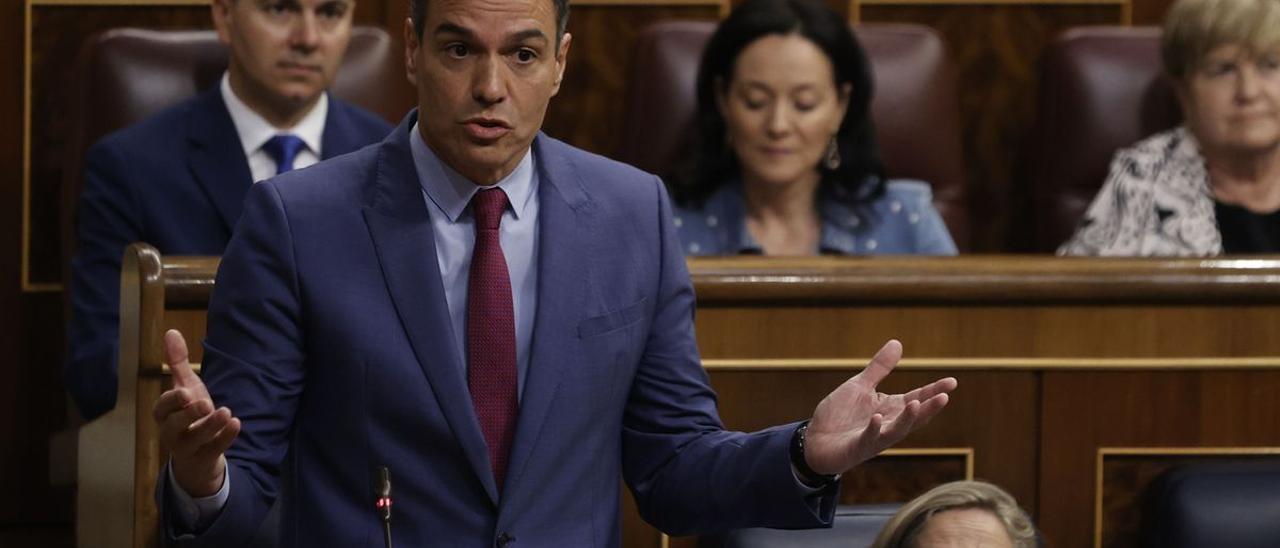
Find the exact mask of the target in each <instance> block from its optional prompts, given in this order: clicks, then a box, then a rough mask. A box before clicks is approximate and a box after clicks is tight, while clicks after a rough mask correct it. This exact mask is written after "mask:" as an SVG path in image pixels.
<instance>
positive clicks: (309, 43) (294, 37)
mask: <svg viewBox="0 0 1280 548" xmlns="http://www.w3.org/2000/svg"><path fill="white" fill-rule="evenodd" d="M291 30H292V33H291V34H290V35H289V45H290V46H292V47H293V48H295V49H301V50H305V51H311V50H314V49H316V48H317V47H319V45H320V22H319V21H318V20H317V17H316V14H315V12H312V11H307V10H303V12H302V13H301V14H300V15H298V17H296V18H294V21H293V28H292V29H291Z"/></svg>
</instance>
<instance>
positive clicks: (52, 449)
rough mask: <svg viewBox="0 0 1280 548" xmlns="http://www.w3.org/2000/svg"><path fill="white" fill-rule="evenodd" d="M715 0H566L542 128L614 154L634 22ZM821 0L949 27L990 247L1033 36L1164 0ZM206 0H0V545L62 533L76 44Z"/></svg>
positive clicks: (179, 23)
mask: <svg viewBox="0 0 1280 548" xmlns="http://www.w3.org/2000/svg"><path fill="white" fill-rule="evenodd" d="M722 1H728V0H593V1H583V2H574V4H573V15H572V17H571V22H570V31H571V32H572V33H573V34H574V48H573V52H572V53H571V54H570V65H569V68H568V74H567V76H566V79H565V82H564V87H563V89H562V91H561V94H560V95H559V97H557V98H556V99H555V101H554V102H553V103H552V106H551V111H550V113H549V114H548V117H547V122H546V130H547V132H548V133H550V134H551V135H554V136H556V137H559V138H562V139H565V140H567V141H569V142H570V143H573V144H575V145H578V146H580V147H583V148H586V149H588V150H592V151H595V152H600V153H604V154H610V153H612V152H613V150H614V149H615V148H616V147H617V146H618V143H619V135H618V132H617V131H618V128H619V127H621V115H622V101H623V100H624V96H625V93H624V87H625V86H626V84H627V78H628V75H629V60H630V57H631V46H632V44H633V42H634V39H635V36H636V35H637V33H638V32H639V30H640V29H641V28H643V26H644V25H645V24H647V23H649V22H652V21H658V20H664V19H672V18H701V19H714V18H716V17H718V16H720V14H722V13H723V12H724V11H725V9H726V8H727V6H725V5H723V4H722ZM828 1H829V2H831V5H832V7H834V8H836V9H838V10H840V12H841V13H843V14H845V15H846V16H848V17H849V18H850V20H853V21H863V22H912V23H921V24H925V25H929V26H932V27H933V28H935V29H937V30H938V31H939V33H941V34H942V35H943V37H944V38H945V39H946V40H947V42H948V44H949V45H950V47H951V55H952V58H953V60H954V61H955V62H956V63H957V66H958V69H959V70H958V73H959V82H960V105H961V108H962V118H963V121H964V131H965V134H964V140H965V147H966V165H967V169H968V183H969V185H970V188H971V189H972V191H971V194H970V199H971V205H970V208H971V211H973V213H974V223H973V225H972V226H973V231H974V238H973V242H971V243H972V248H973V249H975V250H977V251H979V252H999V251H1016V250H1020V249H1025V248H1026V246H1027V245H1028V240H1027V238H1028V237H1029V232H1030V231H1029V230H1027V229H1026V228H1025V227H1023V226H1021V225H1020V224H1019V223H1020V221H1019V220H1018V218H1017V217H1016V216H1014V215H1012V214H1011V212H1012V211H1016V210H1017V208H1019V207H1025V204H1027V203H1029V200H1027V193H1026V189H1025V188H1022V187H1021V186H1020V185H1019V179H1018V176H1017V173H1018V168H1019V161H1020V159H1019V153H1020V145H1021V143H1022V141H1023V139H1024V137H1025V135H1026V134H1027V132H1028V130H1029V128H1030V126H1031V122H1032V119H1033V117H1034V109H1035V97H1036V78H1037V75H1038V59H1039V58H1040V55H1041V52H1042V51H1043V48H1044V46H1045V45H1046V44H1047V43H1048V41H1049V40H1050V39H1051V38H1052V37H1053V36H1054V35H1056V34H1057V33H1058V32H1059V31H1061V30H1062V29H1065V28H1067V27H1070V26H1075V25H1086V24H1157V23H1158V22H1159V20H1160V18H1161V17H1162V15H1163V13H1164V11H1165V10H1166V9H1167V7H1168V5H1169V4H1170V3H1171V1H1172V0H1061V1H1043V0H987V1H985V2H977V1H970V0H870V1H867V0H863V1H859V0H851V1H850V2H848V3H845V2H843V1H838V0H828ZM207 3H208V2H207V0H26V1H24V2H18V1H8V2H0V166H3V167H2V168H0V448H2V449H0V546H28V545H31V546H37V545H38V546H70V545H71V544H72V539H71V537H72V534H71V530H72V529H71V523H72V520H73V519H74V516H73V510H72V508H73V505H72V496H73V490H72V486H71V484H70V478H71V477H73V469H71V468H69V465H70V463H73V462H74V456H73V455H71V454H70V453H68V452H67V451H66V450H65V449H64V447H65V444H63V442H65V441H66V440H67V439H69V438H68V437H67V434H68V433H70V432H72V429H73V428H74V427H75V424H74V419H72V418H69V417H70V416H71V415H70V413H69V412H68V404H67V398H66V393H65V391H64V390H63V388H62V384H61V363H62V356H63V350H62V346H63V335H64V329H63V324H64V314H63V310H62V294H61V289H60V282H61V272H62V269H63V265H62V264H61V259H60V255H59V242H60V238H61V234H60V231H59V221H58V219H59V209H58V208H59V204H60V188H59V183H60V181H61V175H60V173H61V169H62V166H61V159H62V158H63V156H64V150H63V146H64V145H63V143H64V138H65V135H66V127H67V123H68V120H66V119H65V112H66V110H65V108H63V106H62V105H63V104H64V101H65V100H66V98H65V94H66V91H67V90H69V89H70V88H71V87H72V86H74V85H75V83H74V80H73V78H72V76H73V70H72V68H73V66H74V63H73V60H74V58H75V54H76V52H77V51H78V50H79V48H80V44H81V42H82V41H83V39H84V38H85V37H87V36H88V35H90V34H92V33H93V32H95V31H98V30H101V29H105V28H110V27H115V26H136V27H153V28H175V29H176V28H203V27H208V26H209V24H210V23H209V14H208V8H207ZM407 4H408V2H407V0H359V1H358V7H357V11H356V20H357V21H358V22H359V23H361V24H369V25H381V26H384V27H385V28H387V29H388V30H389V31H390V32H391V33H392V35H393V36H398V35H399V29H400V28H401V24H402V23H401V22H402V21H403V19H404V17H405V14H406V10H407ZM28 38H30V43H31V49H30V52H31V55H30V58H29V59H28V58H27V55H26V52H27V49H26V42H25V41H26V40H27V39H28ZM27 71H30V78H29V80H28V78H27V75H28V73H27ZM28 81H29V83H30V84H29V88H28ZM388 85H400V86H403V87H404V90H405V94H404V104H403V105H399V106H398V108H390V109H389V110H388V111H389V112H403V111H405V110H407V109H408V108H409V107H410V106H411V102H412V95H411V91H410V89H409V86H408V84H407V83H399V82H396V83H389V84H388ZM28 89H29V91H30V93H29V94H28V93H27V91H28ZM27 97H29V98H30V106H29V107H28V106H27V105H26V104H25V100H26V98H27ZM27 115H29V116H30V131H29V132H28V131H27V130H26V129H25V127H24V116H27ZM28 162H29V163H28ZM28 166H29V177H28V176H26V174H27V173H28ZM24 204H26V205H27V206H29V207H24Z"/></svg>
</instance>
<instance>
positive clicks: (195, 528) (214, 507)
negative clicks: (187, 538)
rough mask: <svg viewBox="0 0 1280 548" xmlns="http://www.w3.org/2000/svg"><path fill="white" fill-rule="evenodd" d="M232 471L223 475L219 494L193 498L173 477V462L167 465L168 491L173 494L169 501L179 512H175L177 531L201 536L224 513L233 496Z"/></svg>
mask: <svg viewBox="0 0 1280 548" xmlns="http://www.w3.org/2000/svg"><path fill="white" fill-rule="evenodd" d="M230 472H231V470H230V469H228V470H227V472H226V473H224V474H222V487H221V488H219V489H218V492H217V493H214V494H212V495H209V496H207V497H199V498H193V497H192V496H191V495H189V494H187V492H186V491H184V490H183V489H182V487H181V486H179V485H178V480H176V479H174V477H173V463H172V461H170V462H167V463H165V478H166V480H167V481H168V482H169V486H168V487H169V489H168V491H169V492H170V493H172V495H171V496H170V497H169V501H170V502H171V503H172V505H171V507H172V508H174V509H175V510H177V512H174V518H175V519H174V525H175V529H177V530H179V531H181V532H184V533H194V534H199V533H201V532H203V531H204V530H205V529H207V528H208V527H209V524H211V523H213V520H215V519H217V518H218V514H221V513H222V507H224V506H226V505H227V499H228V498H229V497H230V496H231V473H230Z"/></svg>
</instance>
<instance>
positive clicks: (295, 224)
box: [158, 114, 835, 547]
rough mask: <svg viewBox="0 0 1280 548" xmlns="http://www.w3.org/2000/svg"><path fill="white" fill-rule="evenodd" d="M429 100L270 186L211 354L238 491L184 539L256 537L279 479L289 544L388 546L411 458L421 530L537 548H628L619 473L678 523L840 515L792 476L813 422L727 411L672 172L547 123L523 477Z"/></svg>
mask: <svg viewBox="0 0 1280 548" xmlns="http://www.w3.org/2000/svg"><path fill="white" fill-rule="evenodd" d="M413 116H415V114H410V117H409V118H408V119H406V120H405V123H403V124H401V125H400V126H399V127H398V128H397V129H396V131H395V132H394V133H393V134H392V135H391V136H389V137H388V138H387V140H386V141H384V142H383V143H382V144H381V145H379V146H376V147H370V148H366V149H363V150H361V151H359V152H356V153H354V154H350V155H347V156H342V157H340V158H336V159H333V160H330V161H328V162H323V163H320V164H318V165H316V166H314V167H311V168H308V169H304V170H300V171H296V172H292V173H287V174H285V175H282V176H280V177H276V178H274V179H271V180H269V181H267V182H264V183H261V184H259V185H257V186H255V187H254V188H253V189H252V190H251V191H250V193H249V198H248V200H247V201H246V205H245V212H244V216H243V217H242V218H241V220H240V224H239V225H238V226H237V227H236V233H235V236H234V237H233V238H232V241H231V243H230V245H229V246H228V248H227V253H226V255H225V256H224V258H223V261H222V265H221V267H220V269H219V271H218V278H217V286H216V288H215V290H214V294H213V300H212V303H211V304H210V310H209V332H208V339H207V340H206V341H205V359H204V368H205V369H204V371H203V373H202V375H203V377H204V379H205V382H206V383H208V386H209V390H210V393H211V394H212V396H213V398H214V401H215V402H216V403H217V404H218V405H225V406H228V407H230V408H231V410H232V412H233V413H235V414H236V415H237V416H238V417H240V418H241V420H242V421H243V429H242V431H241V433H240V436H239V438H237V440H236V442H235V444H234V445H233V446H232V448H231V449H230V451H229V452H228V454H227V458H228V462H229V468H228V470H229V472H228V473H229V474H230V481H231V495H230V499H229V500H228V502H227V505H226V506H225V507H224V508H223V510H222V512H221V513H220V514H219V516H218V518H217V519H216V521H214V522H213V523H212V525H210V526H209V528H208V529H206V530H205V531H204V532H203V534H201V535H200V536H199V537H194V538H193V537H185V538H182V539H173V538H170V540H179V541H180V542H182V543H184V545H190V546H235V545H238V544H239V543H242V542H244V541H245V539H247V538H248V537H249V536H250V535H252V534H253V533H254V531H255V530H256V528H257V525H258V523H259V522H260V521H261V520H262V516H263V514H264V513H265V512H266V511H267V508H268V507H269V506H270V505H271V504H272V502H273V500H274V499H275V498H276V497H277V494H279V496H280V497H281V503H282V507H281V508H282V518H281V541H282V545H284V546H344V547H349V546H369V547H378V546H382V537H381V532H380V531H381V525H380V522H379V521H378V519H377V516H376V515H375V512H374V498H375V485H376V482H375V478H376V475H375V470H376V468H377V467H378V466H386V467H388V468H389V469H390V471H391V476H392V482H393V484H394V499H395V505H394V517H393V533H394V535H395V544H396V545H397V546H467V547H474V546H484V545H492V544H493V543H494V542H495V539H497V538H498V537H499V536H500V535H501V534H502V533H506V534H507V535H509V536H511V537H514V538H515V539H516V542H517V545H519V546H527V547H531V546H575V547H582V546H586V547H590V546H615V545H617V544H618V543H619V539H620V529H619V481H618V478H619V477H623V478H625V480H626V482H627V484H628V485H629V486H630V487H631V489H632V491H633V492H634V494H635V497H636V500H637V503H638V506H639V508H640V510H641V512H642V514H643V515H644V517H645V519H647V520H648V521H649V522H650V523H652V524H654V525H656V526H658V527H659V528H661V529H663V530H665V531H668V532H671V533H677V534H688V533H695V532H700V531H710V530H719V529H726V528H734V527H741V526H748V525H758V526H778V527H815V526H821V525H823V524H826V523H829V520H830V517H831V512H832V510H833V508H834V503H835V500H834V498H835V497H834V493H824V494H822V495H821V496H813V495H810V496H805V495H804V494H803V493H802V490H801V489H800V488H799V486H798V485H797V483H796V480H795V478H794V476H793V473H792V471H791V465H790V460H789V458H788V451H787V447H788V441H789V440H790V437H791V434H792V431H793V430H794V425H787V426H782V427H777V428H774V429H770V430H766V431H762V432H758V433H753V434H743V433H738V432H727V431H725V430H724V429H723V428H722V426H721V423H720V420H719V417H718V416H717V414H716V398H715V394H714V393H713V392H712V391H711V389H710V387H709V386H708V383H707V376H706V374H705V372H704V371H703V369H702V367H701V364H700V361H699V357H698V351H697V348H696V342H695V340H694V332H693V309H694V295H693V288H692V286H691V284H690V281H689V276H688V273H687V271H686V267H685V261H684V257H683V255H682V254H681V252H680V246H679V242H678V240H677V236H676V234H675V231H674V228H673V226H672V222H671V211H670V206H669V204H668V202H667V196H666V192H665V190H664V189H663V185H662V184H661V182H660V181H659V180H658V178H656V177H654V176H652V175H649V174H646V173H643V172H640V171H638V170H636V169H634V168H631V167H628V166H625V165H622V164H619V163H617V162H614V161H611V160H608V159H605V158H602V157H599V156H595V155H592V154H588V153H586V152H582V151H579V150H577V149H574V148H571V147H569V146H568V145H565V144H564V143H561V142H559V141H556V140H554V139H551V138H548V137H546V136H539V137H538V138H537V139H536V140H535V142H534V147H533V150H534V154H535V155H536V157H537V159H538V161H537V162H536V164H537V166H538V169H539V173H538V177H539V189H538V192H539V199H540V201H541V206H540V207H541V211H540V213H539V219H538V222H539V223H540V224H539V231H540V233H539V237H540V238H541V245H540V246H539V250H540V252H539V253H540V255H539V257H537V266H536V268H538V269H539V271H538V307H537V311H536V316H535V325H534V330H533V343H532V349H531V360H530V364H529V371H528V377H527V379H526V382H525V387H524V392H523V394H522V398H521V404H520V416H519V418H518V422H517V430H516V434H515V440H514V444H513V447H512V452H511V457H510V464H509V468H508V473H507V479H506V483H505V485H504V486H502V489H501V490H499V486H498V485H496V484H495V482H494V477H493V474H492V472H491V470H490V466H489V461H488V457H487V455H486V450H485V441H484V437H483V435H482V434H481V431H480V427H479V423H478V421H477V419H476V416H475V413H474V411H473V408H472V405H471V402H470V397H469V395H468V391H467V383H466V373H465V365H464V358H463V355H464V353H463V351H462V349H460V348H455V346H456V344H455V343H454V339H453V337H452V336H451V335H450V333H451V331H450V330H451V329H452V328H451V324H450V321H449V316H448V312H447V310H446V305H445V299H444V296H443V295H444V293H443V286H442V284H441V278H440V272H439V267H438V265H437V261H436V251H435V243H434V238H433V235H432V227H431V223H430V222H429V217H428V212H427V209H426V205H425V204H424V201H423V195H422V191H421V187H420V186H419V184H418V177H417V175H416V172H415V167H414V163H413V160H412V158H411V156H410V151H409V131H410V129H409V128H410V124H409V122H410V120H412V119H413ZM163 488H164V482H163V481H162V482H161V492H160V493H158V495H159V497H160V500H166V499H165V494H164V492H163ZM162 519H164V517H163V516H162ZM166 529H167V531H172V529H171V528H168V527H166ZM166 536H170V537H171V535H169V534H167V535H166ZM188 543H189V544H188Z"/></svg>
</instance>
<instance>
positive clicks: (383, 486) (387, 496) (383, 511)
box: [373, 466, 391, 548]
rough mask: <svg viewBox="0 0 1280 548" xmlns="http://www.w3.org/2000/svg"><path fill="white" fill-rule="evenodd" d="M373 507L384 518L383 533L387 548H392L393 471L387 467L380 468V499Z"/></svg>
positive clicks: (376, 500) (375, 501)
mask: <svg viewBox="0 0 1280 548" xmlns="http://www.w3.org/2000/svg"><path fill="white" fill-rule="evenodd" d="M373 507H374V509H375V510H377V512H378V517H379V518H382V533H383V538H384V539H386V544H387V548H391V471H390V470H387V467H386V466H379V467H378V498H377V499H375V500H374V503H373Z"/></svg>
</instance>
